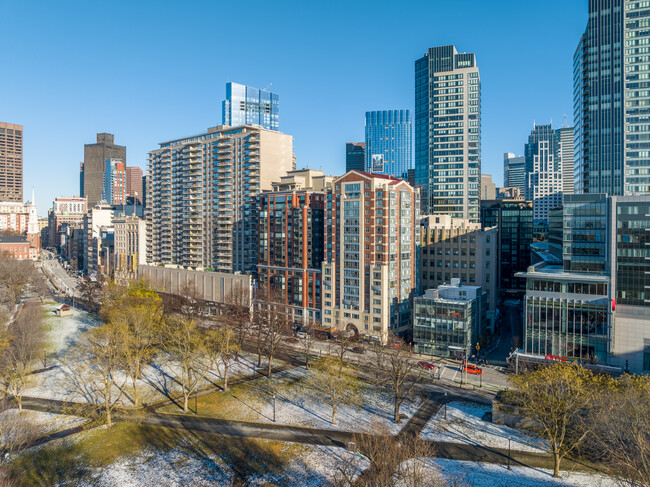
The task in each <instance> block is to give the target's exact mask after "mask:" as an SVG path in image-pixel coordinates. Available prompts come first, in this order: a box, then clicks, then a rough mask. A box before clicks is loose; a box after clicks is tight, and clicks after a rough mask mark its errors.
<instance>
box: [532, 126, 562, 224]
mask: <svg viewBox="0 0 650 487" xmlns="http://www.w3.org/2000/svg"><path fill="white" fill-rule="evenodd" d="M557 146H558V140H557V136H556V133H555V130H553V128H552V127H551V125H550V124H548V125H537V124H536V125H535V127H534V128H533V130H532V132H531V133H530V135H529V136H528V143H527V144H526V150H525V154H526V155H525V158H526V193H525V198H526V199H527V200H528V201H532V202H533V219H534V220H536V221H544V222H547V221H548V211H549V210H550V209H551V208H555V207H557V206H560V205H562V188H563V181H562V174H563V173H562V167H561V165H560V161H559V159H558V158H557V154H558V148H557Z"/></svg>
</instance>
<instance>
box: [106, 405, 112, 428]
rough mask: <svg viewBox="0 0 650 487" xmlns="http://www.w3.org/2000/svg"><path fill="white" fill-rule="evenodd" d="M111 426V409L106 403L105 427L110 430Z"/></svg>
mask: <svg viewBox="0 0 650 487" xmlns="http://www.w3.org/2000/svg"><path fill="white" fill-rule="evenodd" d="M112 426H113V419H112V418H111V407H110V406H109V405H108V403H106V427H107V428H111V427H112Z"/></svg>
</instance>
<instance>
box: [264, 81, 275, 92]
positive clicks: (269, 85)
mask: <svg viewBox="0 0 650 487" xmlns="http://www.w3.org/2000/svg"><path fill="white" fill-rule="evenodd" d="M272 85H273V83H269V84H268V86H267V87H266V88H264V89H263V90H262V91H266V90H268V89H269V88H270V87H271V86H272Z"/></svg>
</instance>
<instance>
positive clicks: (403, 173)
mask: <svg viewBox="0 0 650 487" xmlns="http://www.w3.org/2000/svg"><path fill="white" fill-rule="evenodd" d="M411 131H412V120H411V110H382V111H376V112H366V162H365V168H366V171H367V172H370V173H375V174H387V175H389V176H394V177H396V178H401V179H404V180H407V179H408V170H409V169H411V163H412V157H411V150H412V149H411V145H412V140H413V139H412V135H411Z"/></svg>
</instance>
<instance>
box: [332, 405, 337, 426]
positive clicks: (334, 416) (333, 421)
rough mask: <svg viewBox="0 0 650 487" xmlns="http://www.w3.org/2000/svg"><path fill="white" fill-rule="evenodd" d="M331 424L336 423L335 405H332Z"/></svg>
mask: <svg viewBox="0 0 650 487" xmlns="http://www.w3.org/2000/svg"><path fill="white" fill-rule="evenodd" d="M332 424H336V407H335V406H332Z"/></svg>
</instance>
